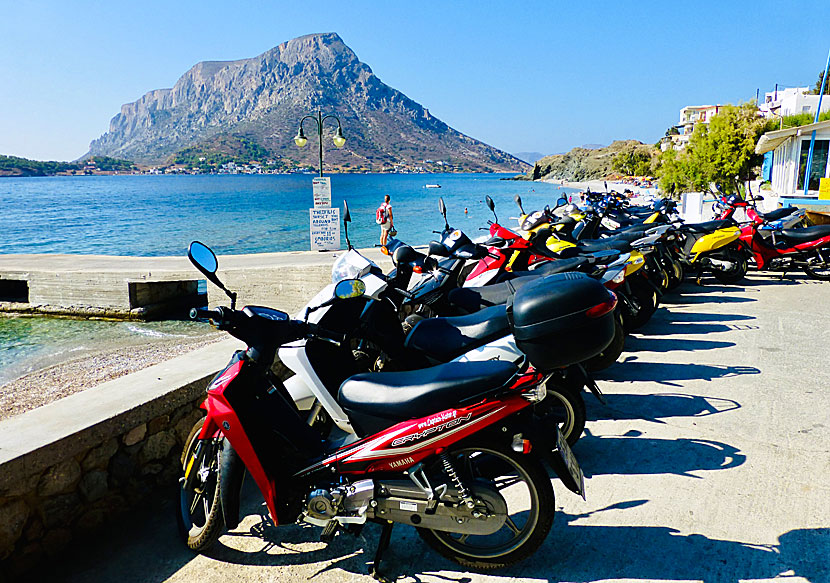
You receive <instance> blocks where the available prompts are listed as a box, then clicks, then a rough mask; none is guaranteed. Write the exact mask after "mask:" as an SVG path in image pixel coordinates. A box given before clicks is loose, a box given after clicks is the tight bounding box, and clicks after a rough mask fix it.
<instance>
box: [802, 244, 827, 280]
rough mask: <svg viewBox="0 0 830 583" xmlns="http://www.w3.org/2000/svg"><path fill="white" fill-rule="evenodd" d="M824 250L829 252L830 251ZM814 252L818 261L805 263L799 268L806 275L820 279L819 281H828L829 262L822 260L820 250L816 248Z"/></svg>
mask: <svg viewBox="0 0 830 583" xmlns="http://www.w3.org/2000/svg"><path fill="white" fill-rule="evenodd" d="M826 252H827V253H830V251H826ZM815 254H816V257H817V258H818V261H819V263H813V264H807V265H804V266H802V268H801V269H803V270H804V273H806V274H807V276H808V277H811V278H813V279H820V280H821V281H830V262H828V261H825V260H824V258H823V257H822V256H821V251H818V250H816V251H815Z"/></svg>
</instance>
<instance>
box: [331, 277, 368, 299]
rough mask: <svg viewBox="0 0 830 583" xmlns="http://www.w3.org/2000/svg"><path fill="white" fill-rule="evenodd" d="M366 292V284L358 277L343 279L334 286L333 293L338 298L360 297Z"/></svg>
mask: <svg viewBox="0 0 830 583" xmlns="http://www.w3.org/2000/svg"><path fill="white" fill-rule="evenodd" d="M365 293H366V284H365V283H363V282H362V281H360V280H359V279H344V280H341V281H338V282H337V285H336V286H334V295H335V297H336V298H338V299H340V300H348V299H351V298H359V297H362V296H363V294H365Z"/></svg>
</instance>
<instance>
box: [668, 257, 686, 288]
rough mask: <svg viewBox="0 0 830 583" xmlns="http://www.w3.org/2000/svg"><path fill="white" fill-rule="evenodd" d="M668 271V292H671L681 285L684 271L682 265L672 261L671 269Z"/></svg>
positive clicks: (684, 274)
mask: <svg viewBox="0 0 830 583" xmlns="http://www.w3.org/2000/svg"><path fill="white" fill-rule="evenodd" d="M668 271H669V286H668V289H669V290H673V289H675V288H677V286H679V285H680V284H681V283H683V278H684V277H686V273H685V270H684V269H683V264H682V263H680V262H679V261H676V260H672V261H671V267H670V269H669V270H668Z"/></svg>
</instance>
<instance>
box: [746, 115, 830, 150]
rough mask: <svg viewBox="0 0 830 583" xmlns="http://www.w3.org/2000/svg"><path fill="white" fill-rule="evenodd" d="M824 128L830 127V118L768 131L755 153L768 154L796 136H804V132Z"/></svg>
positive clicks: (759, 141)
mask: <svg viewBox="0 0 830 583" xmlns="http://www.w3.org/2000/svg"><path fill="white" fill-rule="evenodd" d="M822 129H830V120H827V121H820V122H818V123H811V124H809V125H806V126H799V127H796V128H787V129H784V130H775V131H773V132H767V133H765V134H764V135H763V136H761V139H760V140H758V144H757V145H756V146H755V153H756V154H766V153H767V152H771V151H772V150H774V149H775V148H777V147H778V146H780V145H781V144H783V143H784V142H786V141H787V140H789V139H790V138H792V137H794V136H802V135H804V134H810V133H812V131H813V130H822Z"/></svg>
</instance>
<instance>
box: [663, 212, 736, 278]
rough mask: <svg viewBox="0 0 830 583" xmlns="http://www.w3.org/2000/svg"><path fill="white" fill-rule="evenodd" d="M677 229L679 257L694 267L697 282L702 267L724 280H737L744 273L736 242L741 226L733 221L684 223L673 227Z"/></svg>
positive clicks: (701, 272) (687, 264)
mask: <svg viewBox="0 0 830 583" xmlns="http://www.w3.org/2000/svg"><path fill="white" fill-rule="evenodd" d="M677 233H678V235H680V245H679V247H678V248H677V251H678V252H679V259H680V261H681V262H683V263H684V264H685V265H686V266H688V267H690V268H694V269H695V270H696V271H697V278H696V281H697V283H698V284H700V283H701V278H702V276H703V272H704V271H706V270H709V271H711V272H712V275H714V276H715V278H717V280H718V281H720V282H721V283H725V284H734V283H738V282H739V281H741V280H742V279H743V278H744V276H746V272H747V269H748V268H749V263H748V261H747V257H746V255H745V254H744V252H743V250H742V249H741V246H740V243H738V238H739V237H740V236H741V230H740V228H739V227H737V226H736V225H735V223H734V221H708V222H705V223H696V224H685V225H681V226H679V227H678V228H677Z"/></svg>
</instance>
